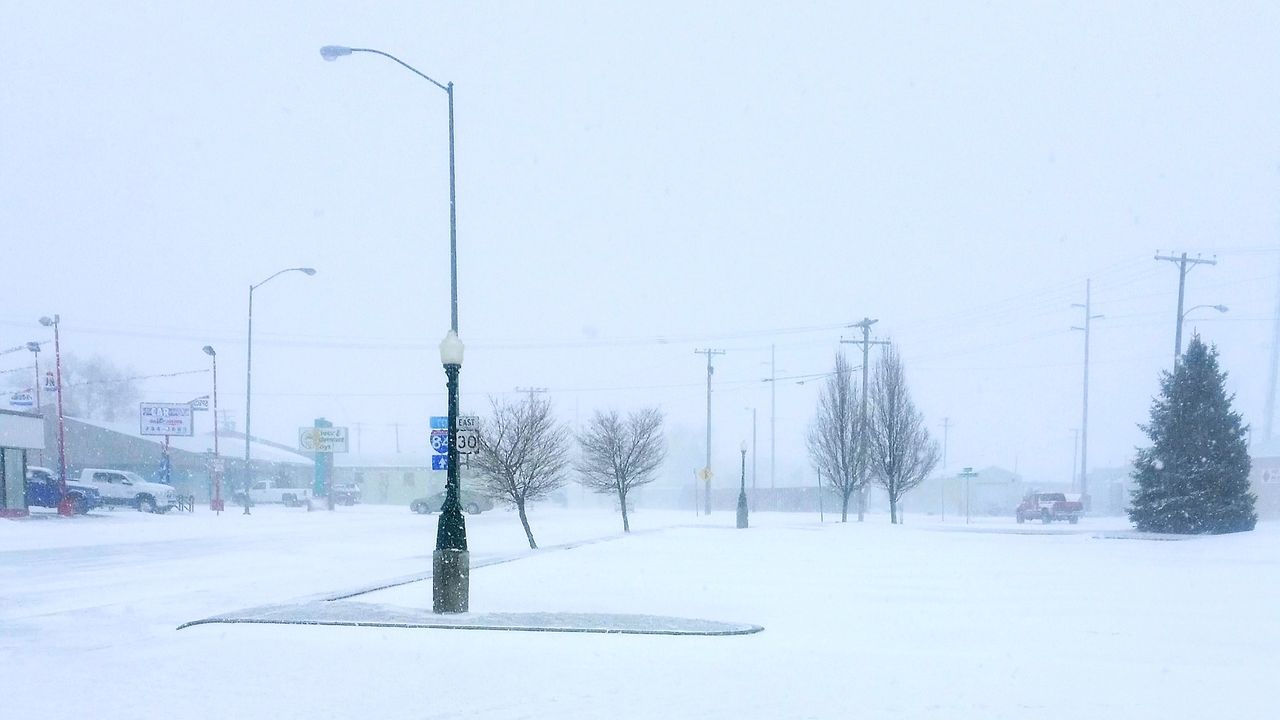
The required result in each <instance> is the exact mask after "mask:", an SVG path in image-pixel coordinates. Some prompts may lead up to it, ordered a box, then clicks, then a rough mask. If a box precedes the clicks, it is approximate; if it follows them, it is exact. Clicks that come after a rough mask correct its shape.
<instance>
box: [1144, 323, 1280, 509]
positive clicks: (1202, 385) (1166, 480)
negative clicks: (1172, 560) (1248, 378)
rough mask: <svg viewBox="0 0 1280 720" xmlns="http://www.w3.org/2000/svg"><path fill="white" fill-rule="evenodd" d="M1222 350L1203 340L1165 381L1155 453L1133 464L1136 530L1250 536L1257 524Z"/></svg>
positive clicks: (1154, 419)
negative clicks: (1222, 368) (1220, 361)
mask: <svg viewBox="0 0 1280 720" xmlns="http://www.w3.org/2000/svg"><path fill="white" fill-rule="evenodd" d="M1226 377H1227V375H1226V373H1225V372H1222V371H1220V370H1219V369H1218V351H1217V348H1210V347H1207V346H1205V344H1204V343H1203V342H1202V341H1201V340H1200V337H1199V335H1197V336H1195V337H1193V338H1192V339H1191V344H1190V346H1189V347H1188V348H1187V352H1186V353H1185V354H1184V355H1183V356H1182V359H1181V362H1179V363H1178V365H1177V367H1175V368H1174V370H1173V372H1172V373H1169V372H1165V373H1163V376H1162V377H1161V379H1160V397H1158V398H1156V399H1155V400H1154V401H1153V402H1152V405H1151V422H1150V423H1149V424H1147V425H1144V426H1142V429H1143V431H1144V432H1146V434H1147V437H1149V438H1150V439H1151V443H1152V444H1151V446H1150V447H1146V448H1139V449H1138V456H1137V459H1136V460H1135V461H1134V468H1135V472H1134V479H1135V480H1136V481H1137V484H1138V487H1137V489H1135V490H1134V492H1133V503H1132V507H1131V508H1130V510H1129V519H1130V520H1131V521H1132V522H1133V523H1134V525H1135V526H1136V527H1137V528H1138V529H1139V530H1148V531H1152V532H1167V533H1180V534H1193V533H1228V532H1241V531H1246V530H1252V529H1253V526H1254V524H1255V523H1256V522H1257V520H1258V516H1257V514H1256V513H1255V512H1254V501H1255V498H1254V496H1253V493H1251V492H1249V452H1248V445H1247V443H1246V440H1245V427H1244V425H1243V424H1242V423H1241V419H1240V415H1239V414H1238V413H1236V412H1234V411H1233V410H1232V409H1231V403H1232V401H1233V400H1234V399H1235V398H1234V396H1228V395H1227V391H1226V387H1225V380H1226Z"/></svg>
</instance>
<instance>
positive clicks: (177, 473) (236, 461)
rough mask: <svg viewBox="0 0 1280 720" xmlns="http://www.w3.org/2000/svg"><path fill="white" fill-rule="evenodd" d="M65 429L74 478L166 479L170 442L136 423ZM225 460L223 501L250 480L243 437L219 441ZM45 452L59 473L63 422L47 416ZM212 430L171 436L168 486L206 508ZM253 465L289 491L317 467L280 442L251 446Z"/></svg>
mask: <svg viewBox="0 0 1280 720" xmlns="http://www.w3.org/2000/svg"><path fill="white" fill-rule="evenodd" d="M64 422H65V426H66V456H67V473H68V475H69V476H72V477H73V476H74V475H75V474H76V473H77V472H78V471H80V470H82V469H84V468H91V467H102V468H112V469H114V470H129V471H132V472H135V473H137V474H139V475H141V476H142V477H144V478H146V479H148V480H153V481H156V482H165V481H166V480H165V478H164V477H163V472H162V471H163V467H164V459H163V458H164V455H165V452H166V447H165V446H166V443H165V438H163V437H154V436H144V435H142V434H141V432H140V429H139V427H138V424H137V423H111V422H101V421H97V420H84V419H80V418H70V417H68V418H64ZM219 441H220V442H219V445H220V447H219V448H218V449H219V455H220V456H221V458H222V463H223V468H224V469H223V471H222V489H223V493H222V494H223V498H224V499H227V500H229V499H230V496H231V492H230V489H231V488H235V487H240V486H241V485H242V484H243V482H244V478H245V467H246V465H245V461H244V450H245V447H244V435H243V434H241V433H234V434H228V433H223V434H222V435H221V436H220V437H219ZM44 442H45V447H46V448H47V450H46V451H45V452H44V453H43V463H44V465H45V466H46V467H49V468H52V469H53V470H55V471H56V470H57V465H58V452H57V448H58V418H57V416H56V415H54V414H52V413H50V414H48V415H47V416H46V417H45V423H44ZM213 445H214V442H213V431H212V430H210V431H208V432H204V433H197V434H196V435H193V436H191V437H170V438H169V440H168V448H167V452H168V455H169V477H168V483H169V484H171V485H173V488H174V491H175V492H176V493H177V494H179V495H191V496H194V497H195V500H196V502H198V503H204V502H208V500H209V499H210V498H211V497H213V473H212V463H211V460H212V459H213ZM249 451H250V463H249V468H250V469H251V470H252V472H253V478H254V479H255V480H275V481H276V482H277V483H279V484H281V485H282V486H284V487H311V483H312V477H313V476H314V474H315V469H314V467H315V463H313V462H312V461H311V459H310V458H309V457H307V456H305V455H303V454H301V453H298V452H294V451H292V450H288V449H285V448H283V447H281V446H280V445H278V444H276V443H269V442H264V441H262V440H259V439H258V438H254V439H253V440H252V441H251V442H250V443H249Z"/></svg>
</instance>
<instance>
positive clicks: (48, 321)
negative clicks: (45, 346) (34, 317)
mask: <svg viewBox="0 0 1280 720" xmlns="http://www.w3.org/2000/svg"><path fill="white" fill-rule="evenodd" d="M40 324H41V325H43V326H45V327H49V326H50V325H57V324H58V316H57V315H54V316H53V317H49V316H48V315H46V316H44V317H42V318H40Z"/></svg>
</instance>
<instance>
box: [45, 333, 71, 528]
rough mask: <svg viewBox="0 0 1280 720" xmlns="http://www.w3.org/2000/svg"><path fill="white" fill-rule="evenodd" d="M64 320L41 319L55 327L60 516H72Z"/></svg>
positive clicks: (54, 349) (54, 348)
mask: <svg viewBox="0 0 1280 720" xmlns="http://www.w3.org/2000/svg"><path fill="white" fill-rule="evenodd" d="M61 321H62V318H61V317H60V316H58V315H54V316H53V317H52V318H50V317H42V318H40V324H41V325H43V326H45V327H51V326H52V327H53V362H54V365H55V366H56V368H57V375H56V377H57V381H58V494H59V496H60V498H61V499H60V500H58V514H59V515H65V516H71V515H73V514H74V513H75V510H74V508H73V507H72V503H71V497H70V496H69V495H67V426H66V423H65V422H64V421H63V415H62V338H61V335H60V334H59V332H58V323H60V322H61Z"/></svg>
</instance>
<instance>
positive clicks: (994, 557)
mask: <svg viewBox="0 0 1280 720" xmlns="http://www.w3.org/2000/svg"><path fill="white" fill-rule="evenodd" d="M531 519H532V522H533V523H534V531H535V533H536V534H537V535H538V539H539V542H540V543H541V544H543V545H544V546H552V545H556V544H561V543H571V542H574V541H580V540H585V539H595V538H614V539H609V540H607V541H604V542H595V543H589V544H584V545H580V546H576V547H573V548H570V549H544V550H540V551H537V552H530V551H529V550H528V548H527V546H526V545H525V544H524V537H523V532H522V531H521V529H520V526H519V521H518V520H517V519H516V518H515V516H514V514H511V513H506V512H493V513H485V514H483V515H480V516H478V517H468V519H467V526H468V534H469V539H470V543H471V549H472V562H473V565H474V564H477V563H481V562H486V561H490V560H495V559H510V560H511V561H510V562H505V563H501V564H495V565H490V566H487V567H479V568H476V569H475V570H474V571H473V574H472V580H471V594H472V602H471V605H472V610H473V611H476V612H488V611H545V612H618V613H642V614H659V615H672V616H678V617H685V618H701V619H708V620H723V621H736V622H745V623H754V624H758V625H762V626H764V628H765V630H764V631H763V632H762V633H759V634H755V635H745V636H736V637H660V636H612V635H581V634H549V633H520V632H493V631H456V630H423V629H385V628H348V627H316V626H276V625H222V624H212V625H201V626H196V627H191V628H187V629H184V630H181V631H179V630H176V629H175V628H176V627H177V626H178V625H180V624H182V623H184V622H187V621H190V620H196V619H200V618H204V617H208V616H211V615H216V614H220V613H224V612H230V611H235V610H240V609H244V608H248V607H252V606H257V605H264V604H278V603H288V602H291V601H294V600H301V599H306V598H310V597H315V596H317V595H322V594H329V593H334V592H338V591H342V590H346V589H350V588H359V587H363V586H368V585H371V584H376V583H379V582H381V581H385V580H388V579H393V578H402V577H405V576H409V575H412V574H414V573H419V572H422V571H424V570H429V568H430V551H431V548H432V547H433V544H434V529H435V524H436V517H435V516H429V517H423V516H417V515H413V514H411V513H409V512H408V511H407V509H402V508H386V507H370V506H357V507H354V508H341V509H339V510H338V511H337V512H335V513H327V512H315V513H307V512H304V511H301V510H286V509H283V508H273V507H259V508H255V510H254V514H253V515H251V516H248V517H245V516H243V515H240V514H239V512H238V510H236V511H232V512H229V513H224V514H223V515H221V516H215V515H213V514H212V513H209V512H208V511H207V510H203V509H202V510H201V511H199V512H197V513H195V514H192V515H188V514H169V515H165V516H151V515H143V514H140V513H136V512H127V511H119V512H98V513H96V514H94V515H92V516H89V517H83V518H74V519H62V518H57V517H56V516H51V515H47V514H42V515H39V516H37V517H33V518H30V519H26V520H20V521H3V522H0V698H3V700H2V701H0V702H3V707H4V709H5V716H6V717H17V718H20V717H40V718H105V719H109V720H114V719H116V718H119V719H122V720H123V719H125V718H129V719H135V718H161V717H163V718H238V719H240V718H264V719H265V718H295V717H296V718H330V717H332V718H352V717H361V718H450V717H464V718H472V717H475V718H541V717H555V718H606V717H613V718H793V717H794V718H827V717H831V718H845V717H872V718H982V719H984V720H986V719H989V718H1015V717H1017V718H1125V719H1126V720H1132V719H1133V718H1144V717H1163V718H1270V717H1274V716H1275V704H1276V700H1275V697H1274V695H1275V690H1274V687H1273V686H1272V685H1271V684H1270V683H1271V682H1272V681H1273V680H1274V678H1275V677H1276V672H1277V668H1280V649H1278V648H1280V526H1278V525H1277V524H1275V523H1262V524H1261V525H1260V526H1259V529H1258V530H1257V531H1256V532H1253V533H1246V534H1242V535H1237V536H1225V537H1204V538H1193V539H1188V540H1184V541H1178V542H1165V541H1156V540H1151V539H1132V537H1131V536H1132V535H1133V534H1132V533H1126V532H1123V531H1124V529H1125V528H1126V526H1125V524H1124V523H1123V522H1122V521H1121V520H1119V519H1087V520H1085V521H1082V523H1081V524H1080V525H1078V526H1068V525H1054V526H1050V527H1047V528H1045V527H1041V526H1038V525H1016V524H1015V523H1014V522H1013V521H1012V520H1011V519H1009V520H1003V519H1001V520H995V519H983V520H982V521H981V522H979V523H975V524H974V525H971V526H968V527H966V526H964V524H963V519H961V520H960V521H959V522H956V521H954V520H951V521H949V522H948V523H947V524H946V525H942V524H940V523H939V522H938V520H937V519H936V518H925V517H916V516H910V517H909V518H908V524H907V525H905V526H902V527H892V526H890V525H888V524H887V519H886V518H885V517H883V516H878V515H873V516H870V517H869V518H868V521H867V523H865V524H863V525H857V524H853V523H850V524H848V525H843V526H841V525H839V524H836V523H832V522H831V516H828V517H827V520H828V522H827V523H825V524H819V523H818V520H817V517H816V516H810V515H804V516H802V515H791V514H770V513H758V514H755V515H753V516H752V522H753V527H752V528H751V529H750V530H748V531H738V530H734V529H733V528H732V527H731V526H732V523H733V517H732V516H731V515H729V514H726V513H721V514H719V515H715V516H712V517H711V518H709V519H702V518H697V517H695V516H694V515H693V513H692V512H689V513H672V512H656V511H640V512H637V513H636V514H635V515H634V517H633V520H632V525H633V528H635V529H636V530H637V532H636V533H635V534H633V536H631V537H626V538H617V537H616V536H617V534H618V528H619V526H620V522H619V518H618V517H617V515H615V514H611V513H609V512H605V511H598V512H589V511H567V510H550V509H541V508H539V509H537V510H535V512H534V513H533V514H532V517H531ZM430 595H431V588H430V583H429V582H418V583H411V584H408V585H402V586H400V587H396V588H391V589H387V590H381V591H377V592H373V593H368V594H364V595H360V596H357V597H355V598H352V599H351V600H350V601H339V602H361V603H380V604H383V605H386V606H390V607H408V608H415V607H429V605H430Z"/></svg>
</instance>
